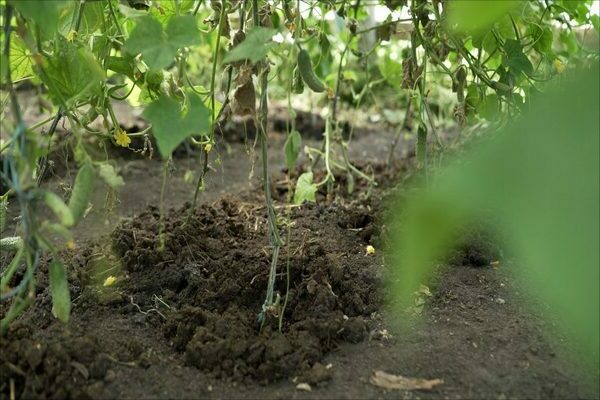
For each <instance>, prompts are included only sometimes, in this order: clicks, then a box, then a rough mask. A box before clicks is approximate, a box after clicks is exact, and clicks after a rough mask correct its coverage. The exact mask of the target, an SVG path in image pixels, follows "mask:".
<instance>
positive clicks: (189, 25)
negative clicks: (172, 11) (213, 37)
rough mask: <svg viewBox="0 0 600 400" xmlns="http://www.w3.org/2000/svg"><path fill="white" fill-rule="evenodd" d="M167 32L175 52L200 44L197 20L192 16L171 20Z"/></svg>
mask: <svg viewBox="0 0 600 400" xmlns="http://www.w3.org/2000/svg"><path fill="white" fill-rule="evenodd" d="M166 32H167V39H168V42H169V45H170V46H171V47H173V48H174V49H175V50H177V49H178V48H181V47H186V46H193V45H196V44H199V43H200V34H199V32H198V27H197V26H196V18H194V17H193V16H192V15H186V16H179V17H173V18H171V19H170V20H169V23H168V24H167V30H166Z"/></svg>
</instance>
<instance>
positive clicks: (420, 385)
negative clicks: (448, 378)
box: [370, 371, 444, 390]
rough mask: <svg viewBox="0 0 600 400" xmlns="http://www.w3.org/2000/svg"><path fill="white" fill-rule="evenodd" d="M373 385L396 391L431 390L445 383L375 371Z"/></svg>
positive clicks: (439, 380) (440, 380)
mask: <svg viewBox="0 0 600 400" xmlns="http://www.w3.org/2000/svg"><path fill="white" fill-rule="evenodd" d="M370 382H371V384H373V385H375V386H379V387H381V388H384V389H396V390H431V389H433V387H435V386H437V385H441V384H442V383H444V381H443V380H442V379H421V378H407V377H405V376H402V375H393V374H388V373H387V372H384V371H373V375H371V379H370Z"/></svg>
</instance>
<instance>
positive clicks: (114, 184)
mask: <svg viewBox="0 0 600 400" xmlns="http://www.w3.org/2000/svg"><path fill="white" fill-rule="evenodd" d="M98 175H99V176H100V178H102V180H103V181H104V182H106V184H107V185H108V186H110V187H111V188H113V189H118V188H120V187H121V186H123V185H124V184H125V182H124V181H123V178H122V177H121V176H120V175H119V174H118V173H117V171H116V170H115V167H114V166H113V165H112V164H109V163H107V162H106V163H101V164H98Z"/></svg>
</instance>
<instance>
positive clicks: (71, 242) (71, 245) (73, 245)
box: [67, 239, 77, 250]
mask: <svg viewBox="0 0 600 400" xmlns="http://www.w3.org/2000/svg"><path fill="white" fill-rule="evenodd" d="M76 248H77V244H76V243H75V241H74V240H73V239H71V240H69V241H68V242H67V249H69V250H75V249H76Z"/></svg>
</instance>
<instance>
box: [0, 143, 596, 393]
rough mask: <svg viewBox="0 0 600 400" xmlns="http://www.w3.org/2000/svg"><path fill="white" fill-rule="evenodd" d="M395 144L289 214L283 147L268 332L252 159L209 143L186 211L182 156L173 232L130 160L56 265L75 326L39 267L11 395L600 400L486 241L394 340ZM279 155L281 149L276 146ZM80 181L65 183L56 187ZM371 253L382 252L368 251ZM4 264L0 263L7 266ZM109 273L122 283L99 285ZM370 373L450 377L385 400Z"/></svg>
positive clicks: (370, 147) (10, 338)
mask: <svg viewBox="0 0 600 400" xmlns="http://www.w3.org/2000/svg"><path fill="white" fill-rule="evenodd" d="M389 142H390V135H389V134H386V133H382V134H381V135H370V136H362V137H360V136H359V137H357V138H356V142H355V143H354V149H356V150H352V152H351V155H350V156H351V157H352V159H353V160H356V164H357V165H358V166H359V167H360V168H361V169H362V170H363V171H365V172H368V173H369V174H370V173H373V174H374V176H375V177H376V179H377V180H378V182H379V183H380V185H379V186H377V187H372V186H370V185H367V184H366V183H365V182H361V181H359V182H357V183H356V188H355V193H354V194H353V195H352V196H348V195H346V194H345V193H346V192H347V182H346V181H345V177H344V176H340V177H338V178H337V180H336V186H335V189H336V193H337V196H334V198H329V199H328V198H327V196H326V194H325V193H324V192H320V193H319V194H318V196H317V200H318V204H317V205H305V206H302V207H291V208H289V207H285V206H284V204H285V199H286V197H287V195H288V193H287V182H286V181H285V179H283V178H284V176H285V175H284V174H282V173H281V172H280V171H281V170H282V167H281V166H282V164H283V162H282V154H281V153H282V152H277V151H275V152H274V153H273V154H275V155H274V156H273V159H272V160H271V163H272V164H271V165H272V166H273V171H275V173H274V174H273V176H274V178H273V185H274V188H275V190H274V194H273V196H274V198H275V204H276V206H277V207H278V209H277V211H278V214H279V215H280V216H281V217H282V218H280V220H281V226H282V229H281V232H282V236H283V237H284V238H287V228H286V226H287V224H290V223H292V224H293V225H292V230H291V232H292V236H291V240H290V241H289V245H287V246H283V247H282V249H281V252H280V256H279V266H280V270H281V271H285V267H286V265H287V263H288V260H289V268H290V277H291V279H290V290H289V296H288V301H287V304H286V307H285V309H283V307H282V306H283V303H284V299H285V294H286V292H287V291H286V284H287V281H286V279H285V274H282V273H280V274H279V275H278V276H277V281H276V291H277V293H278V294H279V295H280V298H281V301H280V303H279V304H280V307H275V308H273V309H271V310H268V312H267V313H266V314H265V316H266V319H265V323H264V326H263V329H262V330H261V329H260V324H259V323H258V322H257V315H258V313H259V312H260V310H261V307H262V304H263V301H264V295H265V288H266V282H267V276H268V269H269V261H270V258H271V250H270V246H269V241H268V236H267V231H266V226H267V225H266V222H267V221H266V218H265V215H266V213H265V208H264V202H263V200H262V195H261V190H260V182H259V181H257V180H256V178H254V179H253V180H252V184H251V185H250V186H249V185H248V173H249V171H250V170H251V168H252V161H251V159H249V158H248V157H247V156H246V155H245V154H244V153H245V152H246V150H247V147H245V146H243V145H232V150H231V152H230V153H227V152H225V151H224V150H222V149H218V148H217V149H216V151H217V152H219V151H220V152H221V153H218V154H220V155H219V157H220V159H221V162H222V164H220V165H219V166H218V167H217V168H216V171H214V172H212V173H211V174H210V175H209V180H208V182H207V191H206V192H204V193H203V194H202V200H203V202H202V204H200V205H199V206H198V207H197V208H196V209H195V210H194V211H193V212H190V206H189V204H186V203H185V202H186V201H187V200H189V198H190V193H191V190H192V189H191V186H190V184H189V183H186V182H185V181H184V178H183V176H184V174H185V173H186V172H187V171H188V170H190V169H191V170H196V169H197V168H198V165H199V161H198V160H197V159H195V158H190V159H187V158H185V157H183V158H181V159H177V160H175V169H174V170H173V171H172V178H171V179H170V180H169V187H168V189H169V190H168V196H167V201H166V206H167V208H169V211H168V212H167V214H166V216H165V218H164V221H161V220H160V213H159V212H158V209H157V208H156V207H155V206H156V205H157V204H158V189H157V188H158V187H159V184H160V171H161V168H162V165H161V163H160V162H158V161H156V160H151V161H148V160H133V159H131V160H121V161H120V167H121V173H122V175H123V177H124V179H125V182H126V186H125V188H124V189H123V190H122V191H121V192H120V194H119V199H120V202H117V203H114V204H113V205H112V208H111V209H112V213H107V211H106V209H104V208H103V207H102V204H103V202H104V201H105V198H106V189H105V188H103V187H102V185H97V193H96V194H95V196H94V199H93V202H94V208H93V209H92V211H91V212H90V214H89V215H88V216H87V218H86V219H85V220H84V221H83V223H82V224H81V225H80V226H79V227H78V228H77V229H76V235H77V244H78V248H77V249H76V250H75V251H73V252H70V253H65V254H64V255H63V259H64V261H65V264H66V265H67V267H68V270H69V277H70V285H71V286H70V290H71V298H72V299H73V309H72V315H71V321H70V323H69V324H68V325H66V326H65V325H63V324H61V323H60V322H58V321H56V320H55V319H54V317H53V316H52V314H51V299H50V295H49V288H48V280H47V276H46V275H47V271H46V268H45V263H46V262H47V260H45V261H44V262H43V263H42V267H41V269H40V272H39V274H38V276H39V277H38V283H39V289H38V293H37V298H36V306H35V307H34V308H32V309H30V310H29V311H28V312H26V313H25V314H24V315H23V316H22V317H21V318H20V319H19V320H17V321H16V322H15V323H14V324H13V325H12V327H11V330H10V331H9V333H8V334H7V335H6V336H5V337H2V338H0V349H1V352H0V397H1V398H2V399H4V398H7V399H9V398H11V396H13V395H14V396H15V398H23V399H29V398H78V399H79V398H92V399H104V398H132V399H133V398H135V399H138V398H144V399H147V398H163V399H164V398H243V399H254V398H321V399H323V398H327V399H329V398H348V399H357V398H373V399H375V398H377V399H379V398H411V399H412V398H440V399H442V398H444V399H448V398H477V399H478V398H491V399H499V398H598V393H599V389H598V377H599V374H598V371H594V370H591V371H590V370H589V369H588V370H586V369H582V368H581V367H582V366H581V365H580V364H579V363H578V362H577V360H576V359H574V357H573V356H572V355H570V354H571V353H570V352H569V350H570V349H571V344H570V343H568V341H567V340H566V339H564V338H561V337H560V336H559V337H558V339H550V338H549V337H550V336H549V333H553V332H554V331H555V328H554V327H553V325H552V323H551V322H549V321H551V319H548V318H546V317H547V315H546V311H543V310H541V309H540V308H534V307H532V306H530V305H529V303H528V302H527V301H526V299H525V298H524V296H523V294H522V293H521V290H520V288H519V285H518V284H516V283H515V282H514V280H513V279H512V277H511V275H510V265H509V264H508V263H506V262H504V261H502V260H501V258H500V256H501V252H500V251H499V250H498V249H497V248H496V247H495V246H494V245H493V244H490V241H489V237H488V236H486V235H484V234H483V233H481V232H480V231H478V230H476V231H474V232H476V233H474V234H471V233H470V234H469V235H465V238H466V239H465V240H463V241H462V242H461V243H460V246H459V248H458V249H457V250H456V251H455V252H454V253H453V255H452V257H451V260H450V262H448V263H447V264H448V265H446V266H442V267H440V269H439V272H438V274H437V275H436V277H435V279H434V280H433V281H432V282H430V283H429V285H430V289H431V292H432V296H431V297H429V296H424V297H423V300H424V306H423V307H422V309H420V312H421V313H422V318H421V320H420V324H417V325H413V326H410V327H409V328H406V326H405V329H399V328H398V326H399V325H400V326H402V325H406V324H403V323H402V322H403V321H406V320H407V318H409V314H413V313H414V312H415V310H398V309H397V308H395V307H394V304H393V303H389V302H387V301H386V300H385V299H387V298H389V297H386V295H387V294H389V293H385V289H384V285H382V280H383V276H384V272H385V268H386V266H385V261H386V260H385V257H384V256H383V254H382V253H383V252H382V251H381V250H382V246H383V245H382V242H384V239H383V238H382V237H384V236H385V232H386V226H387V225H388V223H389V221H388V218H389V215H388V214H385V213H383V209H384V204H385V201H386V200H385V198H386V197H387V190H386V188H389V187H391V185H392V182H401V180H400V177H402V176H406V175H408V174H410V163H407V162H402V163H400V164H399V168H394V169H392V170H391V171H390V170H389V169H387V168H385V167H383V166H382V165H381V162H380V160H381V158H382V157H381V155H382V154H386V155H387V152H386V145H387V144H388V143H389ZM270 144H271V146H272V147H273V148H275V149H281V148H282V146H283V138H281V137H278V136H277V135H274V136H273V138H272V140H271V142H270ZM401 145H402V143H401ZM401 147H402V146H401ZM399 151H400V152H403V153H404V154H406V152H407V149H406V147H404V148H399ZM257 168H258V166H257ZM315 174H316V175H317V179H318V176H319V175H318V174H321V172H319V171H315ZM291 175H292V177H295V176H297V173H296V172H293V173H292V174H291ZM71 179H72V176H71V175H70V174H68V172H67V175H65V176H64V177H56V176H54V177H51V178H50V180H49V181H48V182H47V183H46V185H48V187H51V188H53V189H58V188H60V187H61V185H62V184H63V181H67V182H70V180H71ZM12 212H13V214H11V215H12V216H14V211H12ZM123 216H129V217H130V218H126V219H122V218H121V217H123ZM117 221H118V223H117ZM161 227H162V228H161ZM11 229H14V225H12V227H9V229H8V230H6V231H5V232H3V236H5V235H9V234H12V232H11V231H10V230H11ZM161 232H164V234H162V235H161ZM369 244H370V245H373V246H375V248H376V249H377V252H376V255H373V256H369V255H366V246H367V245H369ZM7 259H8V257H6V256H5V255H2V256H0V265H2V266H4V265H6V262H7ZM498 261H500V262H499V263H498ZM2 268H4V267H2ZM109 276H114V277H116V283H114V284H113V285H111V286H104V285H103V283H104V282H105V280H106V278H107V277H109ZM6 307H7V304H5V303H3V304H0V311H1V313H2V314H4V312H5V311H6ZM280 313H283V318H282V321H283V323H282V326H281V330H280V329H279V318H278V316H279V315H280ZM542 317H544V318H542ZM374 370H384V371H386V372H389V373H394V374H401V375H404V376H409V377H419V378H428V379H432V378H440V379H443V380H444V383H443V384H442V385H440V386H438V387H436V388H435V389H433V390H431V391H428V392H421V391H419V392H406V391H399V392H398V391H385V390H383V389H380V388H377V387H375V386H373V385H371V384H370V383H369V377H370V375H371V374H372V372H373V371H374ZM298 383H309V384H310V385H311V387H312V391H310V392H305V391H299V390H297V389H296V384H298Z"/></svg>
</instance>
